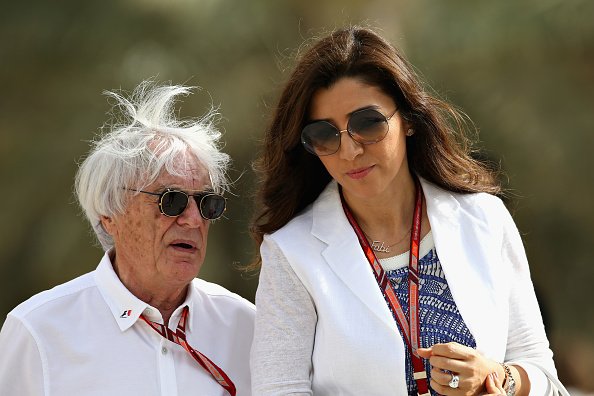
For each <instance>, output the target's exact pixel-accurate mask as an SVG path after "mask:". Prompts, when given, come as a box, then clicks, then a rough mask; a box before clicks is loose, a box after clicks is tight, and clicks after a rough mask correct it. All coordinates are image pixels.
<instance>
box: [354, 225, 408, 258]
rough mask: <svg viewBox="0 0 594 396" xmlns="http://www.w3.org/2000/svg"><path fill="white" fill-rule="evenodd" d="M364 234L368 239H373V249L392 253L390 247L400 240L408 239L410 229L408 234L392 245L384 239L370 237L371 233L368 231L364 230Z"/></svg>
mask: <svg viewBox="0 0 594 396" xmlns="http://www.w3.org/2000/svg"><path fill="white" fill-rule="evenodd" d="M361 231H363V230H361ZM363 234H365V236H366V237H367V240H369V241H371V250H373V251H374V252H378V253H390V248H391V247H393V246H396V245H398V244H399V243H400V242H402V241H404V240H405V239H406V237H407V236H409V235H410V230H408V232H407V233H406V234H404V236H403V237H402V238H401V239H400V240H399V241H396V242H394V243H393V244H391V245H387V244H386V243H385V242H384V241H380V240H377V239H373V238H370V237H369V235H367V233H366V232H365V231H363Z"/></svg>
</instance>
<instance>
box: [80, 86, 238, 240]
mask: <svg viewBox="0 0 594 396" xmlns="http://www.w3.org/2000/svg"><path fill="white" fill-rule="evenodd" d="M190 92H191V88H190V87H185V86H179V85H173V86H158V85H156V84H155V83H153V82H152V81H145V82H143V83H142V84H140V85H139V86H138V87H137V88H136V89H135V90H134V92H132V94H131V95H130V96H129V98H125V97H124V96H122V95H121V94H119V93H115V92H108V91H106V92H105V94H106V95H108V96H109V97H111V98H113V99H115V101H116V104H115V106H114V109H113V112H112V113H113V115H114V121H113V122H112V123H111V125H106V126H105V127H104V128H103V129H104V130H107V132H105V133H103V134H102V135H101V136H99V138H98V139H96V140H95V141H93V142H92V148H91V150H90V152H89V154H88V156H87V157H86V159H85V160H84V161H83V162H82V164H81V165H80V167H79V169H78V172H77V174H76V179H75V190H76V194H77V196H78V201H79V204H80V206H81V208H82V209H83V211H84V212H85V215H86V216H87V219H88V220H89V222H90V223H91V225H92V227H93V230H94V231H95V234H96V235H97V238H98V239H99V242H100V243H101V245H102V246H103V248H104V249H105V250H106V251H107V250H108V249H110V248H111V247H113V239H112V238H111V236H110V235H109V234H108V233H107V232H106V231H105V230H104V229H103V226H102V225H101V222H100V219H101V216H107V217H113V216H115V215H118V214H122V213H124V211H125V208H126V205H127V203H128V198H129V197H130V192H129V191H126V189H128V188H132V189H139V190H140V189H143V188H144V187H146V186H148V185H150V184H151V183H153V182H155V180H156V179H157V178H158V177H159V176H160V175H161V174H162V172H163V171H166V172H167V173H169V174H171V175H174V176H181V177H187V176H191V175H190V173H191V172H192V170H191V163H192V160H193V159H194V158H195V159H197V160H198V161H199V162H200V163H201V164H202V165H204V167H205V168H206V169H207V170H208V173H209V175H210V181H211V183H212V187H213V189H214V190H215V191H217V192H221V193H222V192H223V191H225V190H227V188H228V185H229V184H228V179H227V167H228V166H229V163H230V158H229V156H228V155H227V154H225V153H223V152H221V151H220V149H219V139H220V136H221V133H220V132H219V131H218V130H217V129H216V127H215V126H214V120H215V117H216V116H217V112H216V110H215V109H214V108H211V110H210V111H209V112H208V113H207V114H206V115H204V116H203V117H202V118H198V119H187V120H178V119H176V114H175V111H174V108H173V105H174V104H175V101H176V97H178V96H180V95H184V96H185V95H188V94H189V93H190Z"/></svg>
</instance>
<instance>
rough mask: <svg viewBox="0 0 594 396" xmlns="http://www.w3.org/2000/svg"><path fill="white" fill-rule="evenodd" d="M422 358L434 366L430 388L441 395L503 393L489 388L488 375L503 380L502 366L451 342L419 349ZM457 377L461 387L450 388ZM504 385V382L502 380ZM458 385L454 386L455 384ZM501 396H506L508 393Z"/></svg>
mask: <svg viewBox="0 0 594 396" xmlns="http://www.w3.org/2000/svg"><path fill="white" fill-rule="evenodd" d="M418 353H419V356H421V357H422V358H424V359H429V363H431V383H430V385H431V388H433V390H434V391H436V392H437V393H439V394H440V395H468V396H470V395H472V396H476V395H483V394H485V392H487V393H488V394H499V393H501V391H502V389H501V387H497V385H493V386H490V387H489V384H487V382H488V377H489V374H492V373H496V374H497V377H498V378H504V377H505V373H504V371H503V368H502V367H501V365H500V364H499V363H497V362H494V361H492V360H490V359H487V358H485V357H484V356H483V355H481V354H480V353H479V352H477V351H476V350H475V349H473V348H470V347H467V346H464V345H461V344H458V343H456V342H449V343H447V344H435V345H433V346H432V347H431V348H419V349H418ZM454 376H457V377H458V379H459V381H458V386H457V387H452V386H450V381H452V379H453V378H454ZM500 382H501V381H500ZM452 385H453V386H455V384H452ZM502 394H504V395H505V392H503V393H502Z"/></svg>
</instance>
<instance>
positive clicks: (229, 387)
mask: <svg viewBox="0 0 594 396" xmlns="http://www.w3.org/2000/svg"><path fill="white" fill-rule="evenodd" d="M188 312H189V309H188V306H187V305H186V306H185V307H184V309H183V311H182V314H181V318H180V319H179V323H178V324H177V329H176V330H175V333H174V332H173V331H172V330H170V329H169V328H168V327H167V326H165V325H162V324H161V323H155V322H152V321H150V320H148V319H147V318H145V317H144V315H140V318H141V319H142V320H144V321H145V322H146V323H147V324H148V325H149V326H151V328H152V329H153V330H155V331H156V332H157V333H159V334H160V335H161V336H162V337H164V338H167V339H168V340H169V341H171V342H175V343H176V344H178V345H181V346H182V347H183V348H184V349H185V350H186V351H187V352H188V353H189V354H190V355H191V356H192V357H193V358H194V360H196V361H197V362H198V364H200V366H202V367H203V368H204V369H205V370H206V371H208V372H209V373H210V375H211V376H212V377H213V378H214V379H215V381H217V382H218V383H219V385H221V386H222V387H223V388H224V389H225V390H226V391H227V392H229V394H230V395H231V396H235V395H236V393H237V390H236V389H235V384H233V381H231V379H230V378H229V376H227V374H226V373H225V372H224V371H223V370H222V369H221V368H220V367H219V366H217V365H216V364H214V362H213V361H212V360H210V359H209V358H208V357H206V356H205V355H203V354H202V353H200V351H197V350H196V349H194V348H192V347H191V346H190V344H188V342H187V341H186V322H187V320H188Z"/></svg>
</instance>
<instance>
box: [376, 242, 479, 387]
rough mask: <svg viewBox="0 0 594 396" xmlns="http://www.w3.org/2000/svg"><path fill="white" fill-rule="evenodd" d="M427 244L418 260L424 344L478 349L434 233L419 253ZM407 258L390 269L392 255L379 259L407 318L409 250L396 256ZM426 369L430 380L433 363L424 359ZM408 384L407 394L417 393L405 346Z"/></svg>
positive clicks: (420, 311) (421, 250)
mask: <svg viewBox="0 0 594 396" xmlns="http://www.w3.org/2000/svg"><path fill="white" fill-rule="evenodd" d="M423 242H425V243H423ZM427 244H430V247H429V252H428V253H426V254H425V255H424V256H423V257H422V258H421V259H420V260H419V273H420V285H419V321H420V326H421V336H420V342H421V347H423V348H426V347H430V346H431V345H434V344H438V343H446V342H451V341H454V342H457V343H459V344H462V345H466V346H469V347H472V348H476V341H475V339H474V337H473V336H472V334H471V333H470V330H469V329H468V327H466V324H465V323H464V319H463V318H462V316H461V315H460V312H459V311H458V307H457V306H456V302H455V301H454V299H453V298H452V293H451V292H450V288H449V286H448V282H447V280H446V278H445V275H444V273H443V269H442V268H441V264H440V262H439V257H437V252H436V250H435V246H434V245H433V239H432V237H431V234H428V235H427V236H426V237H425V238H423V241H422V242H421V249H420V252H419V253H420V254H423V253H424V251H425V250H427ZM423 245H425V246H423ZM405 257H406V264H405V266H404V267H399V268H395V269H390V264H393V260H392V259H391V258H390V259H382V260H380V263H381V264H382V266H383V267H384V269H385V270H386V275H387V276H388V279H389V280H390V283H391V284H392V287H393V288H394V291H395V292H396V296H397V297H398V301H399V302H400V305H401V306H402V309H403V310H404V313H405V315H406V317H407V319H408V311H409V306H408V252H407V253H405V254H403V255H401V256H398V257H396V259H398V258H405ZM390 261H392V262H390ZM401 261H402V260H401ZM392 266H393V265H392ZM399 330H400V327H399ZM401 336H402V332H401ZM403 340H404V338H403ZM425 371H426V372H427V381H430V380H431V366H430V364H429V361H428V360H425ZM406 383H407V386H408V394H409V395H415V396H416V395H417V384H416V383H415V381H414V379H413V367H412V360H411V356H410V350H409V349H408V348H406ZM431 394H432V395H433V396H436V395H437V393H436V392H434V391H433V390H431Z"/></svg>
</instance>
